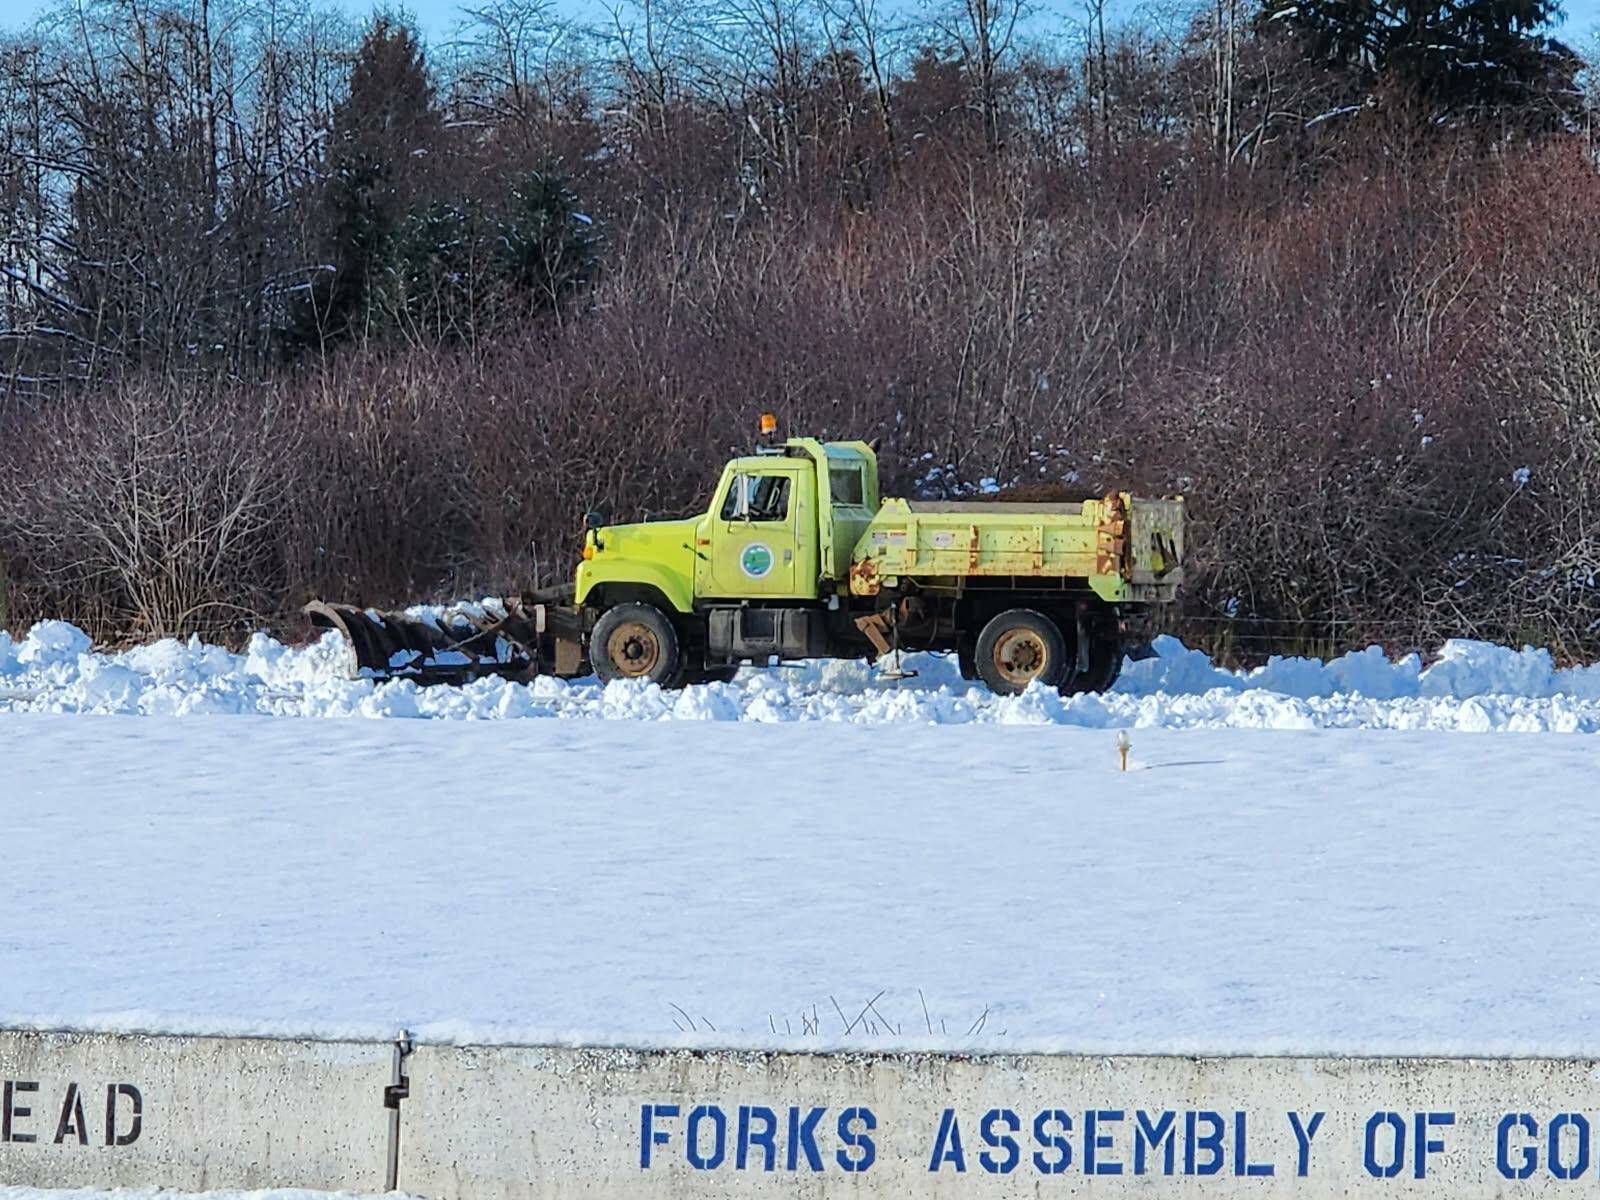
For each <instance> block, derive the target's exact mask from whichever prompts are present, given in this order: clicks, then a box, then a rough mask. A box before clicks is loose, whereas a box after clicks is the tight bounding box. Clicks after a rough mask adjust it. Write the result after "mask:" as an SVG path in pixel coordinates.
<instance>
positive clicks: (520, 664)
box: [303, 599, 583, 684]
mask: <svg viewBox="0 0 1600 1200" xmlns="http://www.w3.org/2000/svg"><path fill="white" fill-rule="evenodd" d="M497 610H498V611H497ZM303 611H304V612H305V614H306V616H308V617H310V618H311V623H312V624H313V625H314V626H316V627H317V628H319V629H334V630H337V631H338V632H339V633H340V634H341V635H342V636H343V637H344V640H345V641H346V642H348V643H349V644H350V648H351V650H352V651H354V653H355V662H356V671H355V674H356V676H357V677H358V678H363V679H409V680H411V681H412V682H413V683H417V684H433V683H453V684H460V683H468V682H470V681H471V680H474V679H482V678H485V677H487V676H499V677H501V678H503V679H516V680H526V679H531V678H532V677H533V676H535V675H538V674H541V673H546V674H562V675H576V674H580V673H581V668H582V665H583V664H582V663H581V652H580V647H579V642H578V638H579V633H578V630H577V628H576V624H577V623H576V620H575V618H574V616H573V615H572V610H570V609H563V608H559V607H556V606H553V605H548V604H543V603H525V602H524V601H522V600H518V599H507V600H502V601H499V602H497V603H486V604H485V605H483V606H481V607H480V606H476V605H475V606H472V607H462V608H455V609H447V610H445V611H443V612H440V613H437V614H433V613H429V614H426V615H414V614H412V613H403V612H381V611H379V610H378V609H372V608H361V607H359V606H357V605H354V604H330V603H328V602H327V601H325V600H313V601H312V602H311V603H310V604H308V605H306V606H305V609H304V610H303Z"/></svg>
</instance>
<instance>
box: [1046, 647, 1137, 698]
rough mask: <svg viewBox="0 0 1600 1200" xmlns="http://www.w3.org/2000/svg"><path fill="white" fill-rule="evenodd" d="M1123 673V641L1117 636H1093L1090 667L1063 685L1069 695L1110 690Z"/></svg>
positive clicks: (1090, 649) (1064, 690) (1090, 648)
mask: <svg viewBox="0 0 1600 1200" xmlns="http://www.w3.org/2000/svg"><path fill="white" fill-rule="evenodd" d="M1120 674H1122V642H1121V641H1120V640H1118V639H1117V638H1115V637H1110V638H1103V637H1102V638H1091V639H1090V642H1089V669H1088V670H1087V671H1085V672H1084V673H1083V674H1082V675H1078V676H1075V677H1074V678H1073V679H1072V680H1071V681H1070V682H1068V683H1067V684H1065V685H1064V686H1063V687H1062V689H1061V690H1062V691H1063V692H1065V693H1066V694H1067V695H1069V696H1075V695H1078V694H1079V693H1081V692H1109V691H1110V690H1111V685H1112V684H1114V683H1116V682H1117V676H1118V675H1120Z"/></svg>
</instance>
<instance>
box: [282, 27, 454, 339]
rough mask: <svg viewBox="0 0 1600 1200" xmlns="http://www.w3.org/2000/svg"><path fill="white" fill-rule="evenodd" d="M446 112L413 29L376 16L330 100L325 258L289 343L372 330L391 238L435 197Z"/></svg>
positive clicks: (296, 310)
mask: <svg viewBox="0 0 1600 1200" xmlns="http://www.w3.org/2000/svg"><path fill="white" fill-rule="evenodd" d="M443 124H444V122H443V118H442V117H441V115H440V112H439V109H438V106H437V104H436V103H435V98H434V90H433V84H432V82H431V81H430V79H429V76H428V68H427V63H426V61H425V59H424V56H423V52H422V47H421V46H420V45H419V44H418V42H417V40H416V36H415V35H414V34H413V33H412V31H411V30H410V29H409V28H407V27H406V26H405V25H400V24H396V23H394V22H393V21H391V20H390V19H389V18H387V17H378V18H376V19H375V20H374V21H373V24H372V28H371V29H369V30H368V31H367V34H366V37H365V38H364V39H363V40H362V43H361V48H360V50H359V51H358V52H357V55H356V61H355V65H354V67H353V69H352V70H351V73H350V94H349V96H347V97H346V98H345V99H344V100H343V101H342V102H341V103H340V104H339V105H338V107H337V108H336V109H335V110H334V115H333V131H332V136H331V137H330V139H329V141H330V145H329V149H328V154H327V174H326V179H325V184H324V195H323V207H324V211H325V213H326V222H327V226H328V231H329V233H328V238H327V243H328V245H327V249H328V260H327V263H326V266H327V267H331V270H328V269H326V268H324V269H322V270H321V271H320V272H319V273H318V274H316V275H315V276H314V277H313V278H312V280H311V281H310V282H309V284H308V286H307V287H306V288H305V290H304V291H303V292H302V295H301V299H300V300H299V302H298V303H297V304H295V305H294V307H293V310H292V313H291V317H290V328H289V329H288V330H287V331H286V334H285V344H286V346H287V347H288V349H289V350H290V352H291V353H295V352H298V351H303V350H307V349H314V348H320V347H323V346H327V345H330V344H332V343H335V342H339V341H344V340H346V339H348V338H351V337H354V336H361V335H364V334H368V333H371V332H373V330H374V329H375V328H376V327H378V326H381V325H382V324H384V323H385V322H384V320H383V317H382V314H381V312H380V311H378V306H379V305H380V304H381V302H382V300H383V296H384V293H383V289H382V287H381V283H382V280H383V279H384V277H385V276H386V275H387V274H389V273H390V271H391V269H392V267H393V263H392V256H393V254H394V252H395V249H396V245H395V240H396V237H397V235H398V233H399V230H400V226H401V224H402V222H403V221H404V220H405V219H406V216H407V214H408V213H409V212H411V211H413V210H414V209H417V208H419V207H421V206H423V205H425V204H426V203H427V202H428V200H429V199H430V198H431V193H432V192H433V191H434V190H435V189H434V186H433V185H434V180H435V178H436V177H437V175H438V174H439V168H438V167H437V166H436V165H435V159H436V157H437V155H438V154H439V152H440V150H441V149H442V143H441V136H440V135H441V131H442V129H443Z"/></svg>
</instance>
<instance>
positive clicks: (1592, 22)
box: [0, 0, 1600, 39]
mask: <svg viewBox="0 0 1600 1200" xmlns="http://www.w3.org/2000/svg"><path fill="white" fill-rule="evenodd" d="M337 3H339V5H340V6H341V7H342V8H344V9H345V10H346V11H347V12H350V13H353V14H356V15H360V14H363V13H367V12H370V11H372V9H373V8H374V7H378V6H377V5H375V4H374V3H372V0H337ZM559 3H560V6H561V8H562V10H563V11H565V12H567V13H569V14H571V15H572V16H574V17H577V18H579V19H582V20H589V21H594V22H596V23H606V22H607V21H608V18H609V14H610V11H611V7H612V6H611V3H610V0H559ZM44 7H45V0H0V27H4V28H12V29H15V28H19V27H21V26H24V25H26V24H27V23H28V22H29V21H31V20H32V19H33V18H34V16H35V15H37V13H38V12H39V11H40V10H41V9H42V8H44ZM390 7H404V8H405V9H406V10H408V11H409V12H411V13H413V14H415V16H416V18H417V22H418V24H420V25H421V26H422V29H423V31H424V33H426V34H427V35H428V36H429V37H430V38H438V37H441V36H443V35H444V34H447V33H448V32H449V31H450V29H451V27H452V26H453V25H454V23H455V18H456V7H457V5H456V0H399V3H398V4H397V5H392V6H390ZM1044 7H1047V8H1061V9H1062V10H1063V11H1068V10H1075V9H1076V8H1078V7H1080V6H1079V5H1078V4H1075V3H1073V2H1072V0H1062V2H1061V3H1056V4H1053V3H1050V2H1049V0H1046V4H1045V5H1044ZM1564 7H1565V8H1566V10H1567V20H1566V24H1565V27H1564V28H1563V30H1562V32H1563V33H1564V34H1566V36H1568V37H1569V38H1573V39H1580V38H1583V37H1584V36H1586V35H1587V34H1588V33H1590V32H1591V31H1592V30H1593V29H1594V28H1595V26H1596V25H1600V0H1564Z"/></svg>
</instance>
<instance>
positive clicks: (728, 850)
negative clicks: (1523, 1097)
mask: <svg viewBox="0 0 1600 1200" xmlns="http://www.w3.org/2000/svg"><path fill="white" fill-rule="evenodd" d="M1025 701H1026V698H1025ZM596 702H597V703H604V701H603V699H602V700H597V701H596ZM756 702H758V701H756ZM752 703H755V702H752ZM930 703H931V701H930ZM950 703H952V704H954V703H956V701H954V700H951V701H950ZM1024 703H1025V702H1024ZM1024 703H1018V704H1017V705H1016V707H1015V708H1013V709H1010V710H1006V711H1010V712H1024V711H1029V710H1027V709H1026V708H1025V706H1024ZM1037 703H1040V704H1041V705H1042V707H1044V708H1048V707H1049V706H1048V705H1043V702H1042V701H1041V702H1037ZM1506 703H1508V704H1509V703H1510V702H1509V701H1507V702H1506ZM1571 703H1573V704H1574V705H1577V704H1579V703H1580V701H1578V700H1576V699H1574V700H1572V701H1571ZM1588 703H1592V701H1590V702H1588ZM995 707H996V706H994V705H990V706H988V708H985V709H983V710H981V711H985V712H992V711H993V709H994V708H995ZM1132 740H1133V754H1132V759H1133V761H1132V769H1131V770H1130V771H1129V772H1128V773H1127V774H1121V773H1119V771H1118V770H1117V762H1116V758H1117V756H1116V748H1115V737H1114V735H1113V734H1112V733H1111V732H1110V731H1109V730H1104V729H1082V728H1071V727H1060V726H1056V725H1037V726H1032V727H1027V726H1023V727H1008V726H1004V725H1000V724H995V723H988V722H985V723H981V724H972V725H969V726H966V727H958V728H948V727H940V726H935V725H929V724H917V723H905V724H876V725H870V726H865V727H856V726H849V725H841V724H837V723H828V722H821V721H809V722H807V721H798V722H792V723H788V724H785V725H782V726H772V725H765V724H761V723H757V722H745V723H734V724H716V723H704V722H672V721H660V722H630V723H623V722H611V721H595V720H589V721H580V720H528V721H505V722H458V721H385V720H372V721H333V720H324V719H306V718H274V717H263V716H258V715H247V716H233V717H208V716H193V717H185V718H167V717H143V718H141V717H108V718H85V717H82V716H77V715H70V714H43V713H42V714H34V713H12V714H9V715H4V716H0V763H3V768H0V769H3V771H4V777H3V778H4V805H3V807H4V817H5V824H6V832H5V839H4V855H3V857H0V964H3V968H4V969H3V970H0V1025H19V1024H36V1025H39V1026H42V1027H91V1028H99V1029H119V1028H120V1029H162V1030H185V1031H191V1032H213V1033H225V1032H263V1033H321V1034H330V1035H337V1034H346V1033H348V1034H360V1035H373V1036H388V1035H390V1034H392V1033H393V1031H394V1030H395V1029H396V1028H397V1027H399V1026H402V1025H404V1026H408V1027H410V1028H411V1029H412V1030H413V1031H414V1032H416V1033H418V1034H419V1035H421V1036H422V1037H424V1038H430V1039H452V1038H455V1039H461V1040H534V1041H543V1040H551V1039H561V1040H566V1039H571V1040H582V1041H594V1042H608V1041H627V1042H634V1043H641V1042H643V1043H667V1044H673V1043H678V1042H700V1043H712V1044H722V1045H743V1044H768V1045H771V1044H777V1045H787V1044H798V1045H803V1046H816V1047H820V1046H824V1045H837V1044H854V1045H869V1046H886V1045H896V1046H917V1045H926V1044H936V1045H951V1044H955V1045H961V1046H975V1047H978V1046H981V1047H992V1048H1006V1049H1025V1048H1031V1049H1050V1048H1060V1049H1076V1050H1085V1051H1096V1050H1106V1051H1110V1050H1122V1051H1135V1050H1137V1051H1159V1050H1170V1051H1187V1052H1205V1051H1257V1052H1266V1051H1314V1050H1357V1049H1359V1050H1381V1051H1392V1052H1402V1051H1410V1052H1427V1051H1434V1052H1447V1051H1463V1050H1471V1051H1474V1052H1478V1053H1493V1052H1551V1053H1586V1054H1594V1053H1596V1052H1600V987H1597V986H1596V985H1597V982H1600V981H1597V979H1596V978H1595V977H1594V970H1593V963H1592V957H1593V956H1592V955H1591V954H1590V953H1589V949H1590V947H1592V946H1593V945H1594V944H1595V940H1596V936H1597V934H1600V889H1597V888H1596V887H1595V886H1594V877H1593V870H1594V863H1595V861H1596V860H1597V858H1600V806H1596V805H1595V804H1594V803H1593V795H1594V786H1593V781H1594V771H1595V764H1596V761H1597V759H1596V750H1597V743H1596V741H1595V740H1593V739H1592V738H1590V737H1587V736H1569V735H1557V734H1543V735H1533V736H1493V735H1490V736H1472V735H1464V734H1459V733H1442V732H1391V731H1374V730H1316V731H1278V730H1272V731H1256V730H1238V729H1165V728H1154V729H1136V730H1134V732H1133V738H1132ZM874 1000H875V1002H874V1003H873V1005H872V1007H871V1008H870V1009H869V1008H867V1004H868V1001H874ZM924 1005H926V1008H924ZM864 1011H865V1014H866V1015H865V1017H861V1016H860V1014H862V1013H863V1012H864ZM841 1013H842V1015H841ZM680 1029H681V1030H682V1031H681V1032H680ZM930 1029H931V1030H932V1033H931V1034H930V1033H929V1030H930ZM847 1030H848V1032H847Z"/></svg>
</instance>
